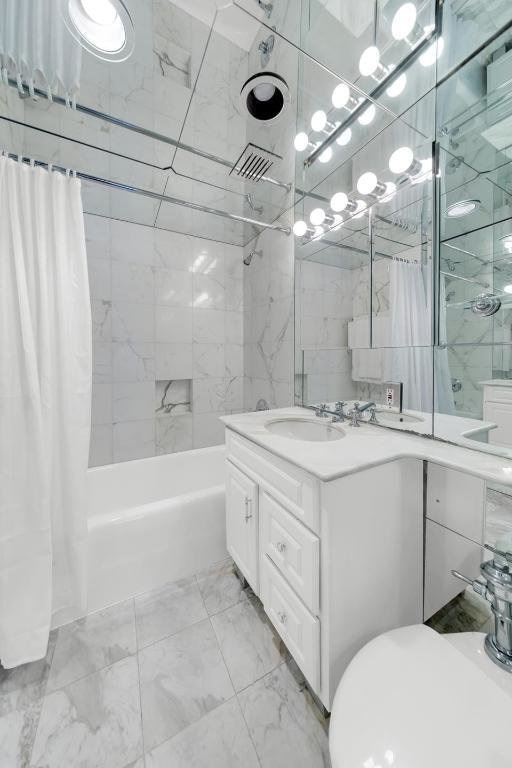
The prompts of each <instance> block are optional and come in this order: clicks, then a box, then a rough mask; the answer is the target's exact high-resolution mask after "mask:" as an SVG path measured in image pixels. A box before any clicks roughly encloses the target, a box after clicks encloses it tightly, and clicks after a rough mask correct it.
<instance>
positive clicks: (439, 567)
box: [424, 462, 485, 620]
mask: <svg viewBox="0 0 512 768" xmlns="http://www.w3.org/2000/svg"><path fill="white" fill-rule="evenodd" d="M484 510H485V481H484V480H482V479H481V478H479V477H476V476H474V475H468V474H466V473H464V472H459V471H457V470H454V469H448V468H446V467H442V466H440V465H438V464H434V463H432V462H429V464H428V468H427V493H426V523H425V600H424V619H425V620H427V619H429V618H430V617H431V616H433V615H434V613H436V612H437V611H438V610H439V609H440V608H442V607H443V606H444V605H446V603H448V602H449V601H450V600H451V599H452V598H454V597H455V596H456V595H458V594H459V593H460V592H462V590H463V589H464V586H463V584H462V582H461V581H460V580H459V579H456V578H455V577H454V576H452V573H451V571H452V569H455V570H457V571H460V572H461V573H463V574H465V575H466V576H469V577H470V578H476V577H477V576H478V575H479V574H480V563H481V562H482V544H483V535H484Z"/></svg>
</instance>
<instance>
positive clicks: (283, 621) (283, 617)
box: [277, 611, 286, 624]
mask: <svg viewBox="0 0 512 768" xmlns="http://www.w3.org/2000/svg"><path fill="white" fill-rule="evenodd" d="M277 618H278V619H279V621H280V622H281V624H286V613H283V611H278V612H277Z"/></svg>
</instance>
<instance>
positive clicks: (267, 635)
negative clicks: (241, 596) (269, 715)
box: [211, 599, 285, 691]
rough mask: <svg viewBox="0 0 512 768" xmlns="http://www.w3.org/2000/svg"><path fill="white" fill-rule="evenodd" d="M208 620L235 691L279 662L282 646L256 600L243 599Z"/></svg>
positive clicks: (282, 651) (282, 655) (282, 654)
mask: <svg viewBox="0 0 512 768" xmlns="http://www.w3.org/2000/svg"><path fill="white" fill-rule="evenodd" d="M211 621H212V625H213V628H214V630H215V634H216V635H217V640H218V641H219V645H220V647H221V650H222V655H223V656H224V660H225V662H226V664H227V667H228V670H229V674H230V676H231V680H232V681H233V685H234V686H235V689H236V690H237V691H241V690H242V689H243V688H246V687H247V686H248V685H250V684H251V683H254V681H255V680H257V679H258V678H260V677H263V675H266V674H267V673H268V672H270V671H271V670H272V669H274V667H277V666H278V664H280V662H281V661H282V660H283V657H284V653H285V649H284V645H283V643H282V642H281V640H280V639H279V637H278V636H277V635H276V634H275V632H274V630H273V629H272V628H271V626H270V623H269V621H268V620H267V619H266V616H265V613H264V611H263V606H262V605H261V603H260V602H259V601H258V600H256V599H252V600H245V601H244V602H242V603H239V604H238V605H235V606H233V607H232V608H228V609H227V610H226V611H222V612H221V613H218V614H216V615H215V616H212V619H211Z"/></svg>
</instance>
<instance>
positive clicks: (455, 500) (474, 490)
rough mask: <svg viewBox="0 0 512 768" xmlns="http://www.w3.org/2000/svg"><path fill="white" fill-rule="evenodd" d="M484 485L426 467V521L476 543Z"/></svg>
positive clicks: (465, 476)
mask: <svg viewBox="0 0 512 768" xmlns="http://www.w3.org/2000/svg"><path fill="white" fill-rule="evenodd" d="M484 497H485V482H484V481H483V480H482V479H481V478H479V477H475V476H474V475H468V474H466V473H464V472H458V471H457V470H455V469H447V468H446V467H441V466H439V465H438V464H432V463H429V465H428V479H427V517H428V518H429V519H430V520H434V521H435V522H436V523H440V524H441V525H444V526H446V527H447V528H450V529H451V530H452V531H456V532H457V533H460V534H461V535H462V536H466V538H468V539H472V540H473V541H476V542H478V543H480V542H481V541H482V537H483V523H484Z"/></svg>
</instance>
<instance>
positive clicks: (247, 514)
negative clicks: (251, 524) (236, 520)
mask: <svg viewBox="0 0 512 768" xmlns="http://www.w3.org/2000/svg"><path fill="white" fill-rule="evenodd" d="M244 503H245V522H246V523H247V522H248V521H249V520H250V519H251V517H252V512H250V509H251V499H250V498H249V497H248V496H246V497H245V499H244Z"/></svg>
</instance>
